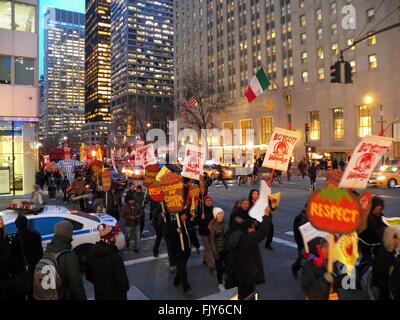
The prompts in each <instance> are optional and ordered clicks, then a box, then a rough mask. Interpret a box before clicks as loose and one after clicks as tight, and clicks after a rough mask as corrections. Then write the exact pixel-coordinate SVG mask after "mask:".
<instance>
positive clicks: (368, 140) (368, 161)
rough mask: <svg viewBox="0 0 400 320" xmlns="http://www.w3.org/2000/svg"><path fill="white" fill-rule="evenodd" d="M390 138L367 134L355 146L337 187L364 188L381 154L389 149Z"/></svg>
mask: <svg viewBox="0 0 400 320" xmlns="http://www.w3.org/2000/svg"><path fill="white" fill-rule="evenodd" d="M392 143H393V139H392V138H386V137H378V136H368V137H365V138H363V139H362V140H361V142H360V143H359V144H358V146H357V147H356V148H355V150H354V152H353V155H352V156H351V159H350V162H349V164H348V165H347V168H346V171H345V172H344V174H343V177H342V180H341V181H340V184H339V188H351V189H366V188H367V184H368V180H369V177H370V176H371V174H372V172H373V171H374V169H375V167H376V166H377V165H378V162H379V161H380V160H381V159H382V156H383V155H384V154H385V153H386V152H388V151H389V149H390V147H391V145H392Z"/></svg>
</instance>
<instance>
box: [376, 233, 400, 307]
mask: <svg viewBox="0 0 400 320" xmlns="http://www.w3.org/2000/svg"><path fill="white" fill-rule="evenodd" d="M399 245H400V231H399V230H398V229H396V228H392V227H388V228H386V229H385V232H384V234H383V246H382V247H381V248H380V249H379V251H378V254H377V255H376V256H375V259H374V263H373V266H372V283H373V285H374V286H375V287H377V288H379V299H380V300H389V298H390V293H389V277H390V271H391V269H392V268H393V266H394V265H395V253H396V249H397V248H398V247H399Z"/></svg>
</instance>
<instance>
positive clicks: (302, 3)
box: [299, 0, 305, 8]
mask: <svg viewBox="0 0 400 320" xmlns="http://www.w3.org/2000/svg"><path fill="white" fill-rule="evenodd" d="M304 2H305V1H304V0H299V8H304V6H305V3H304Z"/></svg>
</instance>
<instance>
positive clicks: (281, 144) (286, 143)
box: [263, 128, 301, 172]
mask: <svg viewBox="0 0 400 320" xmlns="http://www.w3.org/2000/svg"><path fill="white" fill-rule="evenodd" d="M300 136H301V134H300V132H297V131H291V130H286V129H281V128H275V130H274V133H273V134H272V137H271V140H270V142H269V146H268V150H267V153H266V155H265V158H264V162H263V167H266V168H270V169H275V170H280V171H284V172H286V171H287V169H288V165H289V161H290V159H291V157H292V154H293V149H294V147H295V145H296V143H297V142H298V141H299V140H300Z"/></svg>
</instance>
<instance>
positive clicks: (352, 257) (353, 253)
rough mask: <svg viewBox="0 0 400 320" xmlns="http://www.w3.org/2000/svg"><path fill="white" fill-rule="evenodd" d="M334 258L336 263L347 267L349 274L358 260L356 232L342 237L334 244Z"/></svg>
mask: <svg viewBox="0 0 400 320" xmlns="http://www.w3.org/2000/svg"><path fill="white" fill-rule="evenodd" d="M334 257H335V259H336V260H337V261H339V262H341V263H343V264H344V265H345V266H346V267H347V272H348V273H351V271H352V269H354V267H355V266H356V263H357V259H358V236H357V232H352V233H350V234H345V235H342V236H341V237H340V238H339V240H338V241H337V242H336V244H335V248H334Z"/></svg>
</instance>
